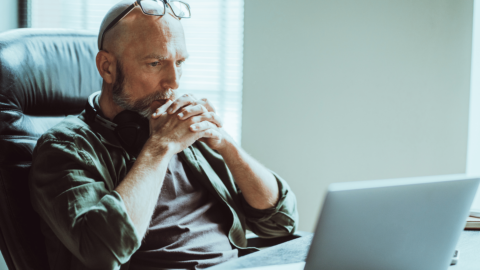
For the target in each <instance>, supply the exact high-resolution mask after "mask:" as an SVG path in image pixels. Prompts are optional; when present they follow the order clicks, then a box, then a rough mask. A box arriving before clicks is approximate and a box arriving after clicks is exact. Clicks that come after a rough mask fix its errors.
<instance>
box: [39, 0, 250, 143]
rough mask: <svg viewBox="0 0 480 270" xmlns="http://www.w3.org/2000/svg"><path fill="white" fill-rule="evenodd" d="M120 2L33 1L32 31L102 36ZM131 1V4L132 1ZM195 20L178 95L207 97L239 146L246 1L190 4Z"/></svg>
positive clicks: (189, 25) (188, 26)
mask: <svg viewBox="0 0 480 270" xmlns="http://www.w3.org/2000/svg"><path fill="white" fill-rule="evenodd" d="M117 2H118V0H113V1H112V0H101V1H99V0H77V1H68V0H31V17H30V18H31V27H34V28H71V29H83V30H90V31H94V32H96V33H98V29H99V27H100V23H101V21H102V19H103V16H104V15H105V13H106V12H107V11H108V9H110V7H111V6H113V5H114V4H115V3H117ZM132 2H133V0H132ZM186 2H187V3H188V4H190V7H191V12H192V18H189V19H182V24H183V27H184V30H185V38H186V42H187V49H188V52H189V54H190V57H189V59H188V60H187V61H186V62H185V65H184V67H183V76H182V79H181V80H180V88H179V92H180V93H181V94H183V93H192V94H194V95H195V96H196V97H198V98H202V97H205V98H208V100H210V102H212V104H213V105H214V107H215V109H216V110H217V114H218V115H219V116H220V117H221V118H222V119H223V121H224V129H225V130H226V131H227V132H228V133H229V134H230V135H231V136H232V137H233V138H234V139H235V140H236V141H237V142H238V143H240V139H241V138H240V136H241V122H242V121H241V120H242V119H241V117H242V76H243V6H244V0H187V1H186Z"/></svg>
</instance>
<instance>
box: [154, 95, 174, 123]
mask: <svg viewBox="0 0 480 270" xmlns="http://www.w3.org/2000/svg"><path fill="white" fill-rule="evenodd" d="M172 103H173V101H172V100H170V99H169V100H168V101H167V102H166V103H165V104H163V105H162V106H160V107H158V108H157V109H156V110H155V112H153V114H152V118H153V119H157V118H158V117H159V116H160V115H161V114H162V113H164V112H166V111H167V109H168V107H170V105H172Z"/></svg>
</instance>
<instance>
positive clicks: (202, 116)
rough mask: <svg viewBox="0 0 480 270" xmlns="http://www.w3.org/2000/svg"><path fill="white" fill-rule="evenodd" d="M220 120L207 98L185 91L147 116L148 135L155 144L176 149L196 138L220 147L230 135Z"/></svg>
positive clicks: (212, 146)
mask: <svg viewBox="0 0 480 270" xmlns="http://www.w3.org/2000/svg"><path fill="white" fill-rule="evenodd" d="M222 125H223V123H222V120H221V119H220V118H219V117H218V115H217V114H216V113H215V109H214V108H213V107H212V105H211V104H210V102H209V101H208V100H207V99H200V100H197V99H196V98H195V97H194V96H192V95H190V94H185V95H183V96H181V97H180V98H178V99H176V100H175V101H171V100H169V101H168V102H167V103H165V104H164V105H162V106H160V107H159V108H158V109H157V110H156V111H155V112H154V113H153V114H152V116H151V117H150V139H149V140H152V143H154V144H159V145H158V146H161V147H167V148H168V149H170V150H172V151H174V152H175V153H178V152H180V151H182V150H184V149H185V148H187V147H188V146H190V145H192V144H193V143H194V142H195V141H196V140H200V141H203V142H205V143H206V144H207V145H208V146H209V147H210V148H212V149H215V150H221V149H222V148H224V147H225V146H226V144H227V141H229V140H230V139H231V138H230V137H229V136H228V134H227V133H226V132H225V131H224V130H223V129H222Z"/></svg>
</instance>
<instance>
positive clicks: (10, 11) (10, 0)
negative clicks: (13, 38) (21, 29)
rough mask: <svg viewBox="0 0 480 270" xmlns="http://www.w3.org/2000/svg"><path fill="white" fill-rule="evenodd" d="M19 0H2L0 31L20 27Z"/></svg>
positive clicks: (0, 1) (0, 5)
mask: <svg viewBox="0 0 480 270" xmlns="http://www.w3.org/2000/svg"><path fill="white" fill-rule="evenodd" d="M17 5H18V4H17V0H0V7H1V8H0V33H1V32H4V31H7V30H10V29H15V28H17V27H18V19H17V18H18V15H17Z"/></svg>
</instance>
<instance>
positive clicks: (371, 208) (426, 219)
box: [305, 175, 479, 270]
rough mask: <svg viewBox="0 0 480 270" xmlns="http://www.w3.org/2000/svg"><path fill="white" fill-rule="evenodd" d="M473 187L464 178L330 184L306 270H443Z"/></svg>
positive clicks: (475, 181) (472, 180)
mask: <svg viewBox="0 0 480 270" xmlns="http://www.w3.org/2000/svg"><path fill="white" fill-rule="evenodd" d="M478 184H479V178H478V177H467V176H465V175H447V176H433V177H432V176H431V177H417V178H405V179H391V180H376V181H359V182H349V183H335V184H331V185H330V186H329V189H328V192H327V195H326V197H325V201H324V204H323V207H322V211H321V213H320V217H319V221H318V223H317V228H316V231H315V236H314V238H313V241H312V245H311V247H310V250H309V253H308V256H307V260H306V266H305V270H317V269H328V270H345V269H356V270H362V269H365V270H385V269H389V270H395V269H398V270H400V269H401V270H405V269H409V270H411V269H421V270H440V269H447V268H448V266H449V265H450V262H451V259H452V254H453V253H454V251H455V246H456V244H457V241H458V239H459V237H460V233H461V232H462V230H463V228H464V226H465V221H466V218H467V216H468V212H469V209H470V205H471V204H472V201H473V198H474V196H475V193H476V191H477V187H478Z"/></svg>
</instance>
